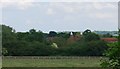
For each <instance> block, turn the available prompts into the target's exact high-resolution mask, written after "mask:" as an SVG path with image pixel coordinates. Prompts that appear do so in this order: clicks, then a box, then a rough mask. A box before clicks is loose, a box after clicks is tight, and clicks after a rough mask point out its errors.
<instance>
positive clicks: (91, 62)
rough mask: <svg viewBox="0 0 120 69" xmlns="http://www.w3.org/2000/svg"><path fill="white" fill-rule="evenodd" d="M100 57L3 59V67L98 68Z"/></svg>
mask: <svg viewBox="0 0 120 69" xmlns="http://www.w3.org/2000/svg"><path fill="white" fill-rule="evenodd" d="M100 59H101V58H100V57H96V58H93V57H85V58H79V59H64V58H63V59H44V58H43V59H32V58H28V59H25V58H16V59H11V58H3V63H2V66H3V67H100V63H101V62H100Z"/></svg>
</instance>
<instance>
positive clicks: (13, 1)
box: [0, 0, 34, 10]
mask: <svg viewBox="0 0 120 69" xmlns="http://www.w3.org/2000/svg"><path fill="white" fill-rule="evenodd" d="M33 2H34V0H1V2H0V6H1V7H2V8H4V7H9V6H14V7H17V8H19V9H22V10H24V9H27V8H29V7H31V6H33V4H32V3H33Z"/></svg>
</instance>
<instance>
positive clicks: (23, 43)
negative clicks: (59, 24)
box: [1, 25, 108, 56]
mask: <svg viewBox="0 0 120 69" xmlns="http://www.w3.org/2000/svg"><path fill="white" fill-rule="evenodd" d="M1 26H2V45H3V46H2V47H3V48H2V50H3V52H2V54H3V55H4V56H103V53H104V52H105V50H107V49H108V46H107V43H106V42H105V41H102V40H100V36H99V35H98V34H96V33H94V32H91V30H89V29H87V30H85V31H84V32H83V33H82V34H80V33H79V32H72V35H71V32H55V31H50V32H49V33H43V32H42V31H40V30H39V31H36V30H35V29H30V30H29V31H28V32H16V31H15V29H13V28H12V27H10V26H6V25H1Z"/></svg>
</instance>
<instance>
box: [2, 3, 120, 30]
mask: <svg viewBox="0 0 120 69" xmlns="http://www.w3.org/2000/svg"><path fill="white" fill-rule="evenodd" d="M0 12H2V17H0V19H1V18H2V21H0V22H1V23H3V24H5V25H9V26H11V27H13V28H14V29H16V31H28V30H29V29H32V28H34V29H37V30H41V31H43V32H48V31H50V30H54V31H84V30H86V29H91V30H102V31H105V30H117V29H118V4H117V2H22V1H20V2H16V3H13V2H8V3H4V4H2V11H0Z"/></svg>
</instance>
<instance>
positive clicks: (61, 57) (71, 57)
mask: <svg viewBox="0 0 120 69" xmlns="http://www.w3.org/2000/svg"><path fill="white" fill-rule="evenodd" d="M85 58H86V59H91V58H92V59H93V58H94V59H95V58H100V59H102V58H106V57H103V56H3V57H2V59H85Z"/></svg>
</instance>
